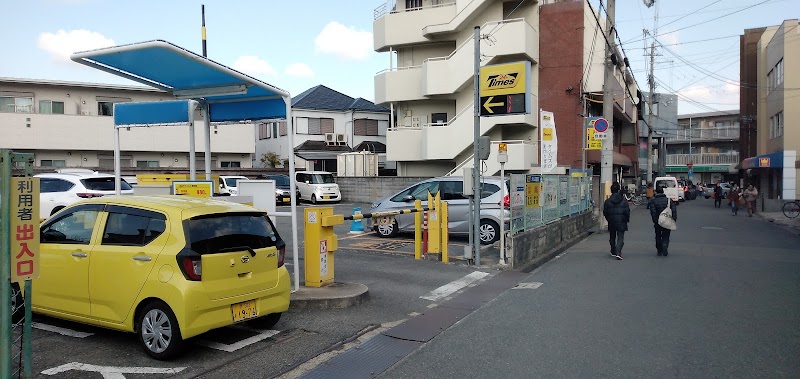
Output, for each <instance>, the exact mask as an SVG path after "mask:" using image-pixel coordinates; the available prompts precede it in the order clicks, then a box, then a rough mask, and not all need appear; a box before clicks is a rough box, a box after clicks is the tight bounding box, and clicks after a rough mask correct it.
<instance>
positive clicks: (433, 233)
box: [428, 192, 442, 254]
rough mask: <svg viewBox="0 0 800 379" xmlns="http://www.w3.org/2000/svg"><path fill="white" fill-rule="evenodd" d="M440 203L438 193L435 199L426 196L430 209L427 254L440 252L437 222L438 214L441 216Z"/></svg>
mask: <svg viewBox="0 0 800 379" xmlns="http://www.w3.org/2000/svg"><path fill="white" fill-rule="evenodd" d="M440 203H441V199H440V197H439V192H437V193H436V196H435V197H434V196H431V195H430V194H428V208H429V209H431V210H430V211H429V212H428V252H429V253H432V254H439V253H441V252H442V249H441V247H442V246H441V237H442V235H441V231H440V225H441V221H439V219H440V217H439V214H441V209H440V208H441V206H440V205H439V204H440Z"/></svg>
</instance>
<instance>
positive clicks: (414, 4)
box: [406, 0, 422, 11]
mask: <svg viewBox="0 0 800 379" xmlns="http://www.w3.org/2000/svg"><path fill="white" fill-rule="evenodd" d="M419 8H422V0H406V10H407V11H414V10H417V9H419Z"/></svg>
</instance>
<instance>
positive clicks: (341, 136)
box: [336, 134, 347, 145]
mask: <svg viewBox="0 0 800 379" xmlns="http://www.w3.org/2000/svg"><path fill="white" fill-rule="evenodd" d="M336 143H337V144H339V145H347V138H346V137H345V135H344V134H336Z"/></svg>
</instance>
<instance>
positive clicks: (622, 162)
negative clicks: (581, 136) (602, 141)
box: [586, 150, 633, 167]
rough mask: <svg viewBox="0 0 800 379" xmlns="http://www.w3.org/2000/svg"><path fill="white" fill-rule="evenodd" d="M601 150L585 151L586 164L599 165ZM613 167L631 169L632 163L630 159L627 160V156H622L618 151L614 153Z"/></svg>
mask: <svg viewBox="0 0 800 379" xmlns="http://www.w3.org/2000/svg"><path fill="white" fill-rule="evenodd" d="M600 152H601V150H587V151H586V162H588V163H598V164H599V163H600V157H601V154H600ZM614 165H616V166H624V167H632V166H633V162H631V159H630V158H628V156H627V155H625V154H622V153H620V152H618V151H615V152H614Z"/></svg>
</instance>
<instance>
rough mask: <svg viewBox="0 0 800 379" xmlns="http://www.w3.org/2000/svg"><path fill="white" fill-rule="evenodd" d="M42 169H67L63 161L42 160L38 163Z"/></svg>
mask: <svg viewBox="0 0 800 379" xmlns="http://www.w3.org/2000/svg"><path fill="white" fill-rule="evenodd" d="M39 166H42V167H67V162H66V161H65V160H63V159H42V160H41V161H39Z"/></svg>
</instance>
